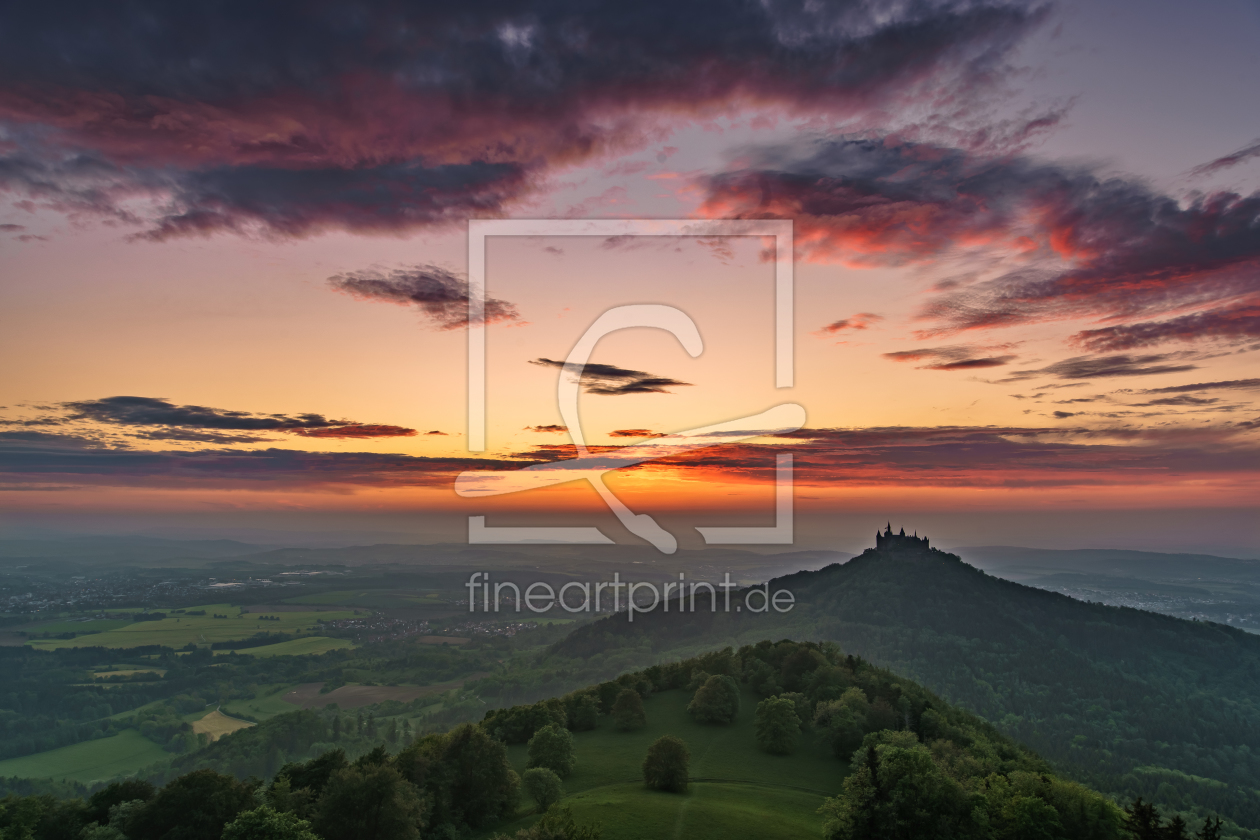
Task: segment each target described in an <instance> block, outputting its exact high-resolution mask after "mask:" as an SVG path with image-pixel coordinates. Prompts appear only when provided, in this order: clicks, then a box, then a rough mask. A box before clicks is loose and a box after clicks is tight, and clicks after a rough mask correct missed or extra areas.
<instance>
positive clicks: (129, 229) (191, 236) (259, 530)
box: [0, 0, 1260, 556]
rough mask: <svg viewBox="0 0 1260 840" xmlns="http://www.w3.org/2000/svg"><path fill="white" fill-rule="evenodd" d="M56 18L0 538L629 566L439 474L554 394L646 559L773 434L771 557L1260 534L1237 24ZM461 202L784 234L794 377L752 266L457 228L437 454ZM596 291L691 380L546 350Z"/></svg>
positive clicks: (598, 12)
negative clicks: (478, 376)
mask: <svg viewBox="0 0 1260 840" xmlns="http://www.w3.org/2000/svg"><path fill="white" fill-rule="evenodd" d="M71 6H73V7H74V8H72V9H66V8H63V7H60V6H59V7H56V8H54V7H52V6H46V5H39V4H24V5H21V6H9V7H7V8H6V9H5V10H4V11H3V12H0V326H2V329H0V406H2V408H0V534H8V535H12V536H21V535H51V534H58V533H151V534H163V535H169V536H197V537H204V536H236V537H241V538H251V539H259V540H263V541H274V542H283V541H292V540H295V539H315V538H317V537H318V536H319V535H325V536H327V538H328V539H341V540H343V541H351V542H362V541H408V542H438V541H461V540H463V539H465V538H466V533H467V528H468V517H469V516H474V515H478V516H486V517H487V522H489V523H491V524H494V525H503V526H513V525H518V526H519V525H531V524H547V525H575V526H576V525H594V526H597V527H599V528H600V529H601V530H603V531H604V532H605V533H606V534H607V535H608V536H609V537H611V538H613V539H615V540H617V541H619V542H626V543H634V542H636V541H639V540H640V538H639V537H636V536H634V535H632V534H630V533H628V532H627V531H626V530H625V528H624V527H623V526H622V525H621V524H619V523H618V521H617V520H616V519H615V518H614V517H613V514H612V513H611V512H610V510H609V509H608V507H607V506H606V505H605V503H604V502H603V501H602V500H601V498H600V496H599V495H598V494H597V493H596V491H595V489H594V488H593V487H592V486H591V484H590V483H589V482H587V481H571V482H568V483H562V484H557V485H554V486H551V487H548V488H544V489H534V490H529V491H528V492H517V493H510V494H503V495H497V496H494V497H486V496H484V495H482V496H480V497H478V496H477V494H471V495H465V496H461V495H459V494H457V492H456V479H457V477H458V476H459V475H460V474H461V473H463V472H466V471H476V472H480V473H483V474H485V473H492V474H493V475H492V476H491V477H490V480H491V481H493V480H498V479H497V477H498V476H502V480H503V481H504V482H511V481H517V480H520V479H521V478H522V476H528V475H532V474H534V473H537V472H539V471H542V472H543V473H548V472H550V473H553V474H554V471H555V470H556V469H558V468H557V467H556V465H557V464H560V465H561V466H563V462H564V461H566V460H569V459H572V458H574V457H576V455H577V454H578V450H577V449H576V448H575V445H574V440H573V438H572V437H571V432H570V430H569V429H568V428H566V423H565V421H564V418H563V417H562V416H561V413H560V409H559V405H558V397H557V394H558V388H560V387H561V386H562V385H563V383H565V382H566V381H567V382H570V383H571V386H572V387H576V388H578V390H579V391H580V396H579V400H578V401H579V405H580V420H581V434H582V437H583V441H584V443H585V445H586V446H587V447H589V449H588V452H587V456H588V457H593V458H595V459H596V461H595V462H596V463H598V464H600V465H602V466H605V467H606V466H610V465H611V466H616V465H617V464H618V463H624V462H625V460H626V459H627V458H629V457H630V456H631V455H633V454H635V453H643V452H648V453H651V454H656V455H660V454H662V453H664V454H665V455H666V456H667V457H662V458H657V459H655V460H651V461H647V462H643V463H637V464H632V465H629V466H624V467H622V468H619V469H615V470H612V471H610V472H608V473H607V474H606V475H605V479H606V482H607V484H608V486H609V487H610V488H612V489H613V490H614V491H615V492H616V494H617V496H618V498H620V499H621V500H622V501H624V503H625V504H626V505H628V506H629V508H631V509H632V510H634V511H635V512H636V513H647V514H650V515H653V516H655V517H656V518H657V519H658V520H659V521H660V522H661V523H662V524H663V525H665V527H666V528H667V529H668V530H670V531H671V532H673V533H675V534H676V535H677V538H678V540H679V541H680V542H681V543H682V544H684V545H687V546H696V545H699V544H700V543H699V536H698V534H697V532H696V531H695V527H696V526H705V525H715V524H716V525H722V524H754V525H771V524H773V523H774V498H775V497H774V485H773V481H774V475H775V464H776V455H779V454H784V453H790V454H791V455H792V456H793V464H794V474H793V483H794V499H795V521H796V541H795V544H796V546H797V547H833V548H838V549H843V550H850V551H858V550H861V548H863V547H864V546H865V545H866V544H867V543H868V542H869V537H868V536H867V534H868V533H869V532H870V531H871V530H872V529H873V528H874V527H875V526H876V525H881V524H883V523H884V522H885V521H887V520H890V519H891V520H893V521H894V522H895V523H896V524H897V526H898V527H900V526H901V525H904V526H906V527H907V528H908V529H910V530H918V531H919V532H920V533H924V532H927V533H929V534H930V535H933V536H934V537H935V540H936V541H937V542H943V543H944V544H952V545H983V544H1018V545H1035V546H1046V547H1061V548H1071V547H1086V546H1107V547H1121V546H1131V547H1138V548H1147V549H1154V550H1179V551H1180V550H1199V551H1216V552H1219V553H1227V554H1235V555H1241V556H1249V555H1250V556H1254V555H1255V554H1256V553H1257V552H1260V526H1257V525H1256V522H1257V521H1260V518H1257V516H1256V513H1257V507H1258V502H1260V405H1258V398H1260V364H1257V361H1258V360H1260V353H1258V351H1260V108H1258V107H1257V106H1258V105H1260V102H1258V101H1257V100H1258V99H1260V94H1257V92H1256V86H1255V84H1254V79H1255V78H1256V76H1257V73H1258V72H1260V57H1258V56H1257V53H1256V50H1255V49H1254V45H1255V44H1256V43H1257V42H1258V41H1260V4H1258V3H1256V2H1213V3H1206V4H1194V5H1188V4H1179V3H1171V2H1167V3H1163V2H1145V3H1137V2H1119V0H1116V1H1115V2H1111V1H1110V0H1109V1H1108V2H1093V3H1078V2H1059V3H1021V2H958V1H957V0H937V1H936V2H833V3H827V2H809V3H791V2H761V3H752V2H747V3H745V2H707V0H701V1H700V2H694V3H689V4H684V5H679V4H664V3H657V2H644V3H637V4H629V5H627V4H618V3H598V2H596V3H592V2H582V3H577V2H565V1H564V0H557V1H556V2H535V3H514V2H495V3H487V4H478V5H477V7H476V8H474V9H462V8H454V9H450V8H443V7H441V6H439V5H437V4H434V6H433V7H432V8H429V7H427V6H416V7H415V8H408V7H404V6H399V5H396V4H372V3H367V4H310V3H276V4H268V5H266V6H265V7H260V6H259V5H258V4H241V3H206V4H198V5H197V6H196V7H191V6H172V5H170V4H162V3H156V2H152V3H148V2H137V3H133V4H129V5H127V6H126V7H122V8H110V7H105V6H101V5H100V4H87V3H84V4H79V5H77V6H76V5H75V4H71ZM470 219H695V220H709V219H743V220H756V219H786V220H790V221H791V223H792V228H793V236H794V240H793V241H794V249H793V254H792V256H793V259H794V276H795V281H794V287H795V301H794V307H793V312H792V318H793V324H794V332H793V337H792V342H793V344H792V346H793V350H794V357H793V360H794V381H793V385H792V387H790V388H780V387H776V381H775V353H774V348H775V344H774V325H775V297H774V282H775V271H774V262H773V259H774V256H773V247H772V245H773V243H772V242H770V241H767V240H765V239H763V238H762V237H749V236H743V237H714V236H688V237H651V236H648V237H607V236H532V237H507V236H503V237H492V238H490V239H489V240H488V244H487V246H486V251H485V284H484V292H485V296H486V307H485V313H484V323H481V324H475V325H474V326H479V327H484V334H485V336H486V348H487V351H486V390H485V397H486V442H487V446H486V448H485V450H484V451H471V450H470V441H469V425H468V424H469V416H468V411H467V400H468V387H469V386H468V364H467V340H468V339H467V328H468V320H469V316H468V296H469V281H468V234H467V230H468V221H469V220H470ZM634 304H654V305H659V306H668V307H674V308H675V309H677V310H679V311H681V312H682V313H685V316H686V317H687V318H689V319H690V321H691V323H693V324H694V325H695V328H696V329H697V331H698V334H699V336H700V337H701V339H702V343H703V349H702V352H699V353H698V354H696V355H692V354H691V353H690V352H689V351H688V350H687V349H686V348H684V346H683V345H682V344H680V342H679V340H678V339H677V338H675V337H674V336H671V335H670V334H669V333H668V332H665V331H662V330H660V329H648V328H635V329H628V330H623V331H619V332H615V333H613V334H611V335H608V336H607V337H605V338H603V339H602V340H600V341H599V343H598V344H597V346H596V347H595V349H594V352H593V355H592V356H591V359H590V361H591V364H590V365H589V366H588V367H587V368H586V370H585V372H584V373H583V374H582V375H581V376H580V377H576V376H575V375H574V374H573V373H572V371H570V370H568V369H566V368H565V366H564V360H565V359H566V357H567V356H568V354H569V353H570V352H571V351H572V349H573V347H574V345H575V344H576V343H577V341H578V340H579V338H580V337H581V336H582V335H583V333H584V332H585V331H586V330H587V329H588V328H589V327H590V326H591V325H592V323H594V322H595V320H596V319H597V318H599V317H600V316H601V314H603V313H604V312H606V311H607V310H609V309H611V308H614V307H618V306H625V305H634ZM782 404H794V405H799V406H801V407H802V408H803V409H804V413H805V417H806V419H805V422H804V425H803V426H802V427H801V428H799V429H796V430H791V431H786V430H778V431H776V432H772V433H765V434H761V435H759V436H753V437H748V436H743V437H742V438H741V439H738V440H736V439H734V438H733V437H732V438H731V439H726V440H721V441H716V440H715V441H714V442H713V444H712V445H709V446H705V447H702V448H694V449H687V450H686V451H683V450H682V449H674V450H670V449H669V447H670V446H674V445H676V444H677V443H678V442H679V441H680V440H681V438H678V437H671V436H673V435H676V434H677V433H682V432H686V431H688V430H691V429H696V428H699V427H705V426H710V425H713V424H719V423H729V422H732V421H737V420H739V419H740V418H745V417H749V416H751V415H755V414H758V413H759V412H763V411H765V410H767V409H770V408H772V407H774V406H777V405H782ZM732 428H733V427H732ZM758 431H761V432H767V430H766V429H760V430H758ZM622 447H631V448H630V449H628V450H627V449H623V448H622ZM618 458H620V459H622V461H620V462H619V461H618V460H617V459H618ZM601 459H602V460H601ZM527 467H532V468H533V470H532V471H531V472H530V473H526V474H521V475H516V474H517V473H518V471H520V470H522V469H524V468H527ZM514 476H515V477H514ZM503 486H507V485H506V484H505V485H503ZM778 548H781V547H777V548H776V550H777V549H778Z"/></svg>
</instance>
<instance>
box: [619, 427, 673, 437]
mask: <svg viewBox="0 0 1260 840" xmlns="http://www.w3.org/2000/svg"><path fill="white" fill-rule="evenodd" d="M608 436H609V437H615V438H660V437H665V435H663V434H661V433H660V432H654V431H652V430H651V429H613V430H612V431H611V432H609V433H608Z"/></svg>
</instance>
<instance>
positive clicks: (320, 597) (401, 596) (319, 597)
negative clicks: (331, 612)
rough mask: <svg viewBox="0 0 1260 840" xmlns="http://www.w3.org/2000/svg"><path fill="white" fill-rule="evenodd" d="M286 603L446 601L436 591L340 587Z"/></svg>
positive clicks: (353, 604)
mask: <svg viewBox="0 0 1260 840" xmlns="http://www.w3.org/2000/svg"><path fill="white" fill-rule="evenodd" d="M285 603H286V604H306V605H308V606H342V607H360V608H362V607H368V608H378V609H379V608H388V607H413V606H425V605H427V606H442V605H445V604H446V602H445V601H443V600H442V599H441V598H440V597H438V595H437V593H428V592H398V591H396V590H393V589H342V590H338V591H336V592H319V593H316V594H314V595H300V596H298V597H296V598H287V599H285Z"/></svg>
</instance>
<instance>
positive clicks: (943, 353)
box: [884, 344, 1015, 370]
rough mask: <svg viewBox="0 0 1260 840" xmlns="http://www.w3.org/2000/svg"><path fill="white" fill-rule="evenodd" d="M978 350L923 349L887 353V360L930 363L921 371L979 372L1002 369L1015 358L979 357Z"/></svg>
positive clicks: (962, 347) (961, 346) (963, 347)
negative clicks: (981, 370)
mask: <svg viewBox="0 0 1260 840" xmlns="http://www.w3.org/2000/svg"><path fill="white" fill-rule="evenodd" d="M977 352H978V350H977V348H975V347H971V346H969V345H966V344H958V345H953V346H950V347H923V348H920V349H918V350H899V351H897V352H895V353H885V354H884V358H885V359H891V360H892V361H894V362H923V361H926V362H930V364H926V365H920V369H921V370H978V369H982V368H991V367H1001V366H1002V365H1005V364H1010V362H1011V361H1012V360H1013V359H1014V358H1015V356H1012V355H1005V356H979V355H976V354H977Z"/></svg>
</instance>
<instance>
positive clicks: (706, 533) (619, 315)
mask: <svg viewBox="0 0 1260 840" xmlns="http://www.w3.org/2000/svg"><path fill="white" fill-rule="evenodd" d="M496 235H498V236H601V237H614V236H616V237H624V236H706V237H712V236H762V237H773V238H774V241H775V260H774V262H775V342H774V347H775V386H776V387H779V388H788V387H791V386H792V384H793V335H792V320H793V319H792V296H793V273H792V223H791V221H785V220H777V219H775V220H736V219H721V220H711V221H697V220H648V219H632V220H620V219H592V220H539V221H533V220H519V219H492V220H480V219H479V220H472V221H470V222H469V224H468V283H469V294H468V446H469V449H470V450H471V451H474V452H482V451H485V448H486V399H485V388H486V344H485V318H484V315H485V300H486V276H485V275H486V271H485V246H486V237H488V236H496ZM632 327H649V328H655V329H661V330H665V331H667V332H669V333H671V334H672V335H673V336H674V337H675V338H677V339H678V341H679V343H680V344H681V345H682V346H683V349H684V350H686V351H687V353H688V354H690V355H691V356H692V357H693V358H694V357H696V356H699V355H700V353H701V352H703V350H704V342H703V340H702V339H701V337H700V331H699V329H698V328H697V327H696V324H695V322H694V321H693V320H692V319H691V317H690V316H689V315H687V314H686V313H685V312H683V311H682V310H680V309H678V308H676V307H673V306H667V305H662V304H630V305H626V306H617V307H613V308H612V309H609V310H608V311H606V312H604V313H603V314H602V315H601V316H600V317H599V318H597V319H596V320H595V322H594V323H593V324H591V326H590V327H588V328H587V330H586V331H585V332H584V333H583V334H582V336H581V338H579V339H578V341H577V343H576V344H575V345H574V346H573V349H572V350H570V351H569V354H568V356H567V357H566V358H565V361H564V365H563V371H562V373H563V374H567V376H566V375H561V376H560V381H559V385H558V389H557V398H558V403H559V409H560V416H561V417H562V418H563V419H564V422H565V425H566V426H567V427H568V431H569V435H570V436H571V438H572V440H573V445H574V447H575V448H576V451H577V457H576V458H571V459H568V460H563V461H557V462H549V463H545V464H536V465H533V466H530V467H526V468H524V469H521V470H518V471H516V472H513V473H504V472H501V471H489V470H484V471H483V470H472V471H467V472H464V473H461V474H460V476H459V477H458V478H457V479H456V482H455V492H456V493H457V494H459V495H460V496H463V497H466V498H475V497H482V496H498V495H505V494H508V493H519V492H523V491H525V490H530V489H537V488H541V487H549V486H552V485H555V484H560V483H563V482H568V481H575V480H585V481H588V482H590V484H591V485H592V487H594V488H595V490H596V492H597V493H599V496H600V498H601V499H602V500H603V501H604V503H605V504H606V505H608V507H609V509H610V510H611V511H612V512H613V514H614V515H615V516H616V517H617V519H618V520H619V521H620V522H621V524H622V525H623V526H625V528H626V530H628V531H630V533H632V534H634V535H636V536H638V537H640V538H642V539H644V540H646V541H647V542H649V543H651V544H652V545H653V546H655V547H656V548H657V549H658V550H660V551H661V552H663V553H665V554H673V553H674V552H675V551H677V549H678V540H677V538H676V537H675V536H674V535H673V534H671V533H670V532H668V531H666V530H665V529H664V528H662V527H661V526H660V524H659V523H657V522H656V520H655V519H653V518H652V517H651V516H649V515H647V514H642V513H635V512H633V511H632V510H630V508H628V507H627V506H626V505H625V503H623V502H622V501H621V499H619V498H618V497H617V496H616V494H614V493H613V492H612V490H611V489H609V488H608V486H607V485H606V484H605V483H604V480H603V477H604V474H605V473H607V472H609V471H610V470H615V469H619V468H621V467H627V466H632V465H635V464H642V463H644V462H647V461H655V460H659V459H661V458H667V457H670V456H673V455H679V454H681V453H684V452H687V451H690V450H693V449H698V448H701V447H709V446H719V445H722V444H729V443H737V442H740V441H745V440H750V439H753V438H758V437H763V436H767V435H779V434H784V433H786V432H792V431H796V430H797V429H799V428H801V427H802V426H803V425H804V424H805V409H804V408H802V407H801V406H800V405H797V404H796V403H783V404H780V405H777V406H774V407H772V408H770V409H767V410H766V411H763V412H761V413H759V414H755V415H752V416H749V417H743V418H740V419H738V420H729V421H726V422H722V423H716V424H713V425H710V426H703V427H700V428H696V429H690V430H688V431H683V432H676V433H674V434H671V435H664V436H662V437H659V438H655V439H652V440H650V441H647V442H644V443H640V444H636V445H632V446H625V447H621V448H620V449H619V450H618V451H617V452H616V453H608V452H600V453H597V454H592V453H591V452H590V451H589V450H588V448H587V446H586V441H585V437H584V436H583V434H582V426H581V421H580V418H579V414H578V394H579V392H580V387H581V376H582V372H583V370H584V369H585V367H586V364H587V363H588V362H589V361H590V357H591V354H592V353H593V352H594V350H595V346H596V345H597V344H598V343H599V340H600V339H601V338H603V337H604V336H606V335H608V334H610V333H613V332H616V331H618V330H623V329H629V328H632ZM696 530H697V531H699V532H700V534H701V536H702V537H703V538H704V541H705V543H706V544H710V545H713V544H725V545H790V544H791V543H792V538H793V522H792V456H791V455H790V454H779V455H776V456H775V524H774V525H773V526H771V527H721V528H719V527H709V528H700V527H698V528H697V529H696ZM468 542H469V543H472V544H500V545H502V544H523V543H533V544H538V543H567V544H574V543H585V544H610V543H612V542H613V540H611V539H609V538H608V536H606V535H605V534H604V533H603V532H602V531H600V530H599V529H598V528H578V527H546V526H541V527H540V526H531V527H510V528H509V527H492V526H488V525H486V518H485V517H484V516H470V517H469V518H468ZM706 585H707V584H706ZM768 597H769V596H767V598H768ZM767 608H768V607H767Z"/></svg>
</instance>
